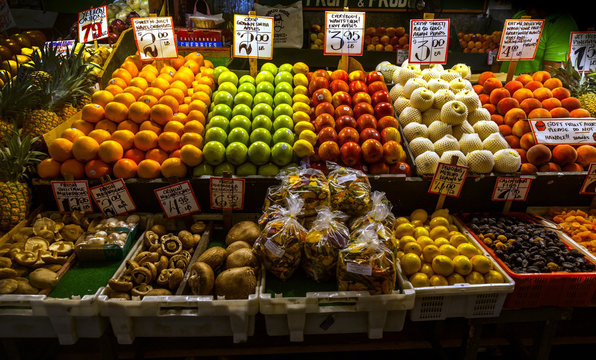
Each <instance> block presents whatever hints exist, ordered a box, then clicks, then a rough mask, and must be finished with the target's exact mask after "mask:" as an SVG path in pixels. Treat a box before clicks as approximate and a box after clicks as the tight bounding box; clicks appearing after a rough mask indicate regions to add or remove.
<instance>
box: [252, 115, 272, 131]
mask: <svg viewBox="0 0 596 360" xmlns="http://www.w3.org/2000/svg"><path fill="white" fill-rule="evenodd" d="M272 126H273V123H272V122H271V118H270V117H268V116H266V115H257V116H255V118H254V119H252V130H254V129H258V128H263V129H265V130H267V131H269V132H271V128H272Z"/></svg>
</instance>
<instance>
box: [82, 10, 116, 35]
mask: <svg viewBox="0 0 596 360" xmlns="http://www.w3.org/2000/svg"><path fill="white" fill-rule="evenodd" d="M108 35H109V34H108V7H107V5H104V6H100V7H96V8H93V9H89V10H83V11H80V12H79V42H81V43H86V42H89V41H95V40H99V39H105V38H107V37H108Z"/></svg>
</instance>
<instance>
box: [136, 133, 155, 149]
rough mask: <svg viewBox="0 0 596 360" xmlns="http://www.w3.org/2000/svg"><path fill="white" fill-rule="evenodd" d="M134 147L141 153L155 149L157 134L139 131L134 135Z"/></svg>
mask: <svg viewBox="0 0 596 360" xmlns="http://www.w3.org/2000/svg"><path fill="white" fill-rule="evenodd" d="M134 145H135V147H136V148H137V149H139V150H142V151H149V150H151V149H154V148H155V147H157V134H156V133H155V132H153V131H151V130H140V131H139V132H138V133H136V134H135V138H134Z"/></svg>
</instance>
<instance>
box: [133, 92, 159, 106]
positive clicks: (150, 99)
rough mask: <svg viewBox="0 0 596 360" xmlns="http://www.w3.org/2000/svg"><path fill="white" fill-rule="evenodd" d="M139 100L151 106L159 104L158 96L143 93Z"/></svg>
mask: <svg viewBox="0 0 596 360" xmlns="http://www.w3.org/2000/svg"><path fill="white" fill-rule="evenodd" d="M137 100H138V101H140V102H144V103H145V104H147V105H149V107H152V106H153V105H155V104H157V98H156V97H155V96H153V95H141V97H139V98H138V99H137Z"/></svg>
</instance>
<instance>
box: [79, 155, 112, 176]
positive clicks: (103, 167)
mask: <svg viewBox="0 0 596 360" xmlns="http://www.w3.org/2000/svg"><path fill="white" fill-rule="evenodd" d="M111 170H112V168H111V167H110V165H108V164H106V163H105V162H104V161H102V160H99V159H95V160H91V161H89V162H87V163H86V164H85V175H87V177H88V178H90V179H99V178H101V177H104V176H107V175H109V174H110V171H111Z"/></svg>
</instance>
